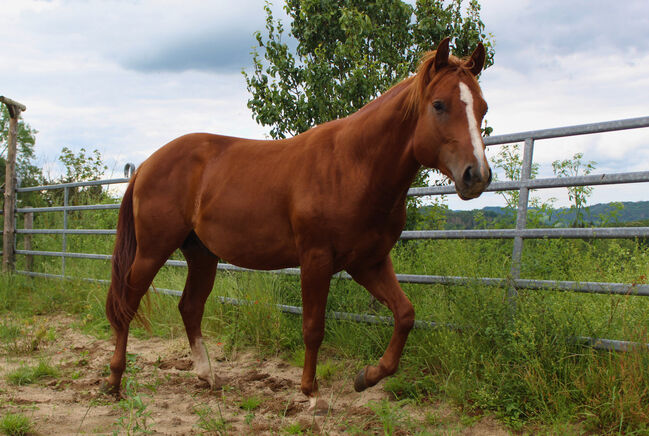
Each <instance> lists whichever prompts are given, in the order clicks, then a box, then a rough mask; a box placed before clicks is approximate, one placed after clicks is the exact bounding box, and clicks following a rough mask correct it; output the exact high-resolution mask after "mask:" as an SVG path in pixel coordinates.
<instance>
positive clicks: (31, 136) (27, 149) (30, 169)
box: [0, 104, 43, 186]
mask: <svg viewBox="0 0 649 436" xmlns="http://www.w3.org/2000/svg"><path fill="white" fill-rule="evenodd" d="M21 118H22V117H21ZM9 120H10V116H9V110H8V109H7V107H6V106H5V105H3V104H0V177H1V180H2V182H1V183H4V180H5V166H6V163H7V147H8V145H9ZM16 130H17V135H16V136H17V137H16V177H17V178H18V179H20V180H21V185H23V186H26V185H33V184H36V183H40V182H42V181H43V174H42V172H41V169H40V168H38V167H37V166H36V165H34V163H33V160H34V158H35V157H36V155H35V154H34V144H35V143H36V133H38V132H37V131H36V130H35V129H32V128H31V127H30V125H29V124H26V123H25V121H23V120H22V119H19V120H18V126H17V129H16Z"/></svg>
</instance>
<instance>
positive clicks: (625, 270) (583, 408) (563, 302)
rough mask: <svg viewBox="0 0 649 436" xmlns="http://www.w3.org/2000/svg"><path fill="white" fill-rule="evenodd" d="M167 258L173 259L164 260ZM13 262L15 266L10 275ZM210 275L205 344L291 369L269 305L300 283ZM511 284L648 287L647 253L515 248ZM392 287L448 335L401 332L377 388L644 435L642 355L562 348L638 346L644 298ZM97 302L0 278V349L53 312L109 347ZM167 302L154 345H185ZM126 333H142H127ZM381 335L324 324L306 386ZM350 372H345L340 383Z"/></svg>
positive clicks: (162, 301)
mask: <svg viewBox="0 0 649 436" xmlns="http://www.w3.org/2000/svg"><path fill="white" fill-rule="evenodd" d="M50 215H51V216H50ZM54 215H55V214H41V215H40V217H41V218H39V217H38V216H37V221H38V219H41V221H40V222H37V225H36V224H35V227H57V226H59V227H60V223H58V222H57V220H58V219H59V218H57V217H56V216H54ZM102 220H104V221H103V222H102ZM111 220H114V216H104V217H102V215H101V214H96V215H86V213H85V212H83V213H78V214H77V215H74V216H73V217H71V218H70V221H71V223H72V226H78V227H80V228H88V225H86V224H87V223H89V222H92V225H93V226H95V227H98V228H110V226H111V225H114V223H113V222H112V221H111ZM60 243H61V239H60V236H58V235H34V236H33V244H34V245H35V247H36V248H35V249H40V250H57V249H58V248H57V246H60ZM68 245H69V247H70V250H72V251H81V252H84V251H85V252H97V253H110V251H111V249H112V242H111V238H107V237H103V236H102V237H91V236H75V237H72V236H70V237H69V238H68ZM19 246H20V241H19ZM511 249H512V244H511V241H497V240H456V241H451V240H441V241H409V242H407V243H399V244H398V245H397V247H395V249H394V250H393V253H392V257H393V262H394V265H395V269H396V270H397V271H398V272H400V273H410V274H434V275H452V276H468V277H507V276H508V274H509V270H510V266H511V260H510V255H511ZM174 258H177V259H178V258H181V256H180V255H178V254H177V253H176V254H175V255H174ZM23 261H24V260H23V258H22V257H19V266H18V267H19V268H20V262H23ZM35 265H36V267H35V268H36V270H37V271H41V272H49V273H59V272H60V268H61V261H60V259H50V258H37V259H36V262H35ZM66 271H67V273H68V274H69V275H71V276H76V277H99V278H106V277H108V275H109V265H108V263H107V262H103V261H90V260H85V259H68V260H67V263H66ZM217 277H218V278H217V281H216V283H215V285H214V290H213V292H212V295H213V296H212V297H211V298H210V299H209V300H208V303H207V306H206V310H205V317H204V320H203V331H204V334H205V335H206V336H208V337H212V338H217V339H218V340H219V341H220V342H223V344H224V349H225V350H226V353H230V352H233V351H236V350H237V349H240V348H244V347H249V346H254V347H256V348H257V349H258V350H259V352H260V353H261V354H265V355H272V354H281V355H284V356H291V357H290V359H289V360H290V361H291V362H292V363H293V364H295V365H296V366H301V365H302V364H303V361H304V351H303V344H302V337H301V319H300V317H296V316H293V315H287V314H283V313H280V312H279V311H278V310H277V309H276V308H274V306H273V305H274V304H277V303H282V304H289V305H301V297H300V295H301V294H300V288H299V279H298V278H297V277H295V276H278V275H273V274H267V273H234V272H223V271H219V273H218V275H217ZM522 277H524V278H538V279H556V280H577V281H584V280H588V281H603V282H609V281H610V282H617V281H619V282H627V283H646V280H647V279H646V277H649V247H648V246H647V244H646V242H645V241H642V240H638V241H634V240H538V241H526V242H525V251H524V256H523V264H522ZM184 280H185V271H184V270H183V269H181V268H173V267H165V268H163V270H161V272H160V273H159V274H158V276H157V277H156V279H155V282H154V284H155V286H157V287H161V288H171V289H182V288H183V286H184ZM403 288H404V290H405V292H406V293H407V295H408V296H409V298H410V299H411V300H412V302H413V305H414V306H415V312H416V316H417V319H419V320H432V321H436V322H438V323H439V324H441V325H446V324H452V325H454V326H457V327H458V328H457V329H448V328H440V329H434V330H415V331H413V332H412V333H411V335H410V337H409V339H408V343H407V345H406V348H405V350H404V354H403V358H402V362H401V366H400V370H399V372H398V373H397V374H395V376H393V377H391V378H389V379H388V380H386V383H385V385H384V386H385V389H386V390H388V391H389V392H391V393H393V395H394V396H395V398H397V399H399V400H404V399H405V400H409V401H417V402H418V401H422V402H425V401H436V400H439V399H441V400H445V401H451V402H452V403H454V404H456V405H457V406H458V407H459V408H461V409H462V410H464V411H466V412H467V413H468V414H469V415H470V416H480V415H482V414H491V415H494V416H496V417H497V418H498V419H499V420H501V421H502V422H504V423H505V424H506V425H508V426H509V427H511V428H512V429H523V431H525V429H529V428H533V429H534V431H538V432H541V433H543V432H544V431H545V432H548V433H552V430H551V429H557V428H572V427H571V426H576V427H577V430H576V431H577V432H579V431H584V432H585V431H590V432H593V433H615V432H624V433H627V434H633V433H634V432H635V433H637V434H641V433H642V432H649V427H648V425H649V352H647V350H644V349H639V350H636V351H634V352H630V353H613V352H607V351H597V350H593V349H591V348H588V347H584V346H583V345H582V344H580V343H578V342H576V341H575V340H574V338H575V337H579V336H590V337H606V338H613V339H624V340H631V341H637V342H644V343H648V342H649V338H648V337H647V336H648V332H649V317H647V315H646V314H647V313H649V299H646V298H641V297H636V296H632V295H588V294H578V293H569V292H554V291H531V290H520V291H519V294H518V297H517V300H516V312H515V313H512V311H511V306H510V304H509V303H508V302H507V300H506V298H505V295H506V293H507V289H503V288H495V287H485V286H483V285H481V284H479V283H477V282H470V281H469V282H468V283H467V284H466V285H465V286H442V285H414V284H404V285H403ZM105 295H106V287H105V286H104V285H98V284H93V283H88V282H83V281H56V280H45V279H38V278H35V279H29V278H25V277H22V276H17V275H10V276H7V275H3V276H0V315H3V314H4V315H6V314H11V316H12V317H16V318H17V319H18V320H19V321H11V322H9V321H3V322H2V323H0V343H1V344H3V346H4V347H5V349H6V348H7V347H9V346H10V345H11V344H12V343H13V341H15V340H16V338H17V337H19V336H20V333H19V330H21V329H23V330H24V327H23V324H21V322H22V321H20V320H28V319H30V318H33V317H34V315H39V314H49V313H57V312H66V313H70V314H73V315H75V316H76V318H77V319H78V321H77V323H78V327H79V328H80V329H81V330H82V331H84V332H86V333H90V334H93V335H96V336H99V337H104V338H107V337H108V336H109V334H110V328H109V325H108V322H107V321H106V319H105V315H104V307H103V304H104V301H105ZM215 296H224V297H232V298H239V299H246V300H249V302H250V304H246V305H241V306H231V305H225V304H222V303H220V302H219V300H218V299H217V298H215ZM371 301H372V300H371V298H370V295H369V294H368V293H367V292H366V291H365V290H363V289H362V288H361V287H360V286H358V285H356V284H355V283H353V282H351V281H348V280H344V279H341V278H334V279H333V280H332V284H331V291H330V295H329V299H328V304H327V310H328V311H334V310H335V311H344V312H357V313H373V314H378V315H382V316H391V314H390V312H389V311H388V310H387V309H385V308H384V307H382V306H378V307H376V306H375V305H372V303H371ZM177 304H178V299H177V298H176V297H172V296H166V295H160V294H151V296H150V305H149V306H150V307H149V317H150V319H151V321H152V325H153V334H154V335H158V336H163V337H181V336H184V328H183V326H182V322H181V319H180V316H179V314H178V311H177ZM132 332H133V334H135V335H138V336H147V335H149V333H147V332H146V331H145V330H144V329H142V328H140V327H138V326H135V325H134V326H133V328H132ZM391 334H392V328H391V327H389V326H376V325H365V324H356V323H352V322H348V321H334V320H328V321H327V327H326V335H325V341H324V343H323V346H322V348H321V353H320V359H319V361H320V365H319V368H318V377H319V378H320V379H322V380H325V379H327V378H330V377H334V376H337V372H342V368H344V367H346V366H343V365H339V364H338V362H339V361H340V360H342V359H349V360H351V361H352V362H355V363H356V364H357V368H356V369H359V368H360V367H361V366H363V365H365V364H368V363H371V364H376V362H377V360H378V359H379V357H380V356H381V355H382V353H383V351H384V350H385V347H386V346H387V343H388V341H389V340H390V336H391ZM354 375H355V371H354V370H350V374H349V380H350V383H351V380H352V379H353V376H354ZM469 415H468V416H469ZM388 418H390V417H389V415H386V419H388ZM390 419H391V418H390ZM388 420H389V419H388ZM215 424H218V422H217V423H215ZM206 425H207V424H206ZM386 425H388V424H386Z"/></svg>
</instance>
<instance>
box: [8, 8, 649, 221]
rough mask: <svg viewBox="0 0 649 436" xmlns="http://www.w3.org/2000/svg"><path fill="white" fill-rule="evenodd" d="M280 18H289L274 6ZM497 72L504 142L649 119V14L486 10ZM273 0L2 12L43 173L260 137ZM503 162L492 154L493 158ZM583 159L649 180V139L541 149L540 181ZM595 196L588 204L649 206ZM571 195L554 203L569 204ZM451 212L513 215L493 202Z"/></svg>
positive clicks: (11, 88) (619, 195) (627, 194)
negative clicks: (75, 154)
mask: <svg viewBox="0 0 649 436" xmlns="http://www.w3.org/2000/svg"><path fill="white" fill-rule="evenodd" d="M275 3H276V5H275V9H276V10H277V11H278V13H279V11H280V8H279V6H278V5H277V4H278V3H279V1H275ZM481 3H482V18H483V21H484V22H485V24H486V27H487V29H486V30H487V32H489V33H491V34H492V35H493V39H494V41H495V48H496V58H495V65H494V66H493V67H491V68H490V69H488V70H487V71H485V72H484V73H483V75H482V78H481V83H482V88H483V91H484V94H485V97H486V99H487V101H488V103H489V107H490V109H489V113H488V114H487V119H488V122H489V124H490V125H491V126H492V127H493V128H494V134H504V133H511V132H517V131H522V130H533V129H541V128H549V127H557V126H564V125H573V124H582V123H590V122H597V121H607V120H614V119H622V118H631V117H640V116H647V115H649V31H647V29H649V2H647V1H646V0H625V1H618V2H611V1H610V0H590V1H589V0H573V1H565V0H542V1H541V0H537V1H533V0H518V1H515V2H514V1H505V0H483V1H482V2H481ZM262 7H263V2H262V0H239V1H237V2H234V3H233V2H225V1H204V0H178V1H172V0H115V1H103V0H52V1H44V0H0V10H1V11H2V17H3V26H2V27H0V65H2V68H0V95H5V96H7V97H10V98H13V99H15V100H18V101H20V102H22V103H24V104H25V105H26V106H27V108H28V109H27V112H25V113H24V118H25V120H26V121H27V122H28V123H29V124H30V125H31V126H32V127H33V128H35V129H37V130H38V131H39V133H38V135H37V146H36V151H37V153H38V156H39V163H40V164H42V165H43V166H44V167H46V168H52V169H51V171H53V172H55V171H56V169H55V168H54V167H53V166H52V165H51V164H52V162H54V161H56V157H57V156H58V154H59V152H60V150H61V148H62V147H64V146H67V147H70V148H72V149H73V150H78V149H79V148H81V147H85V148H86V149H94V148H97V149H99V150H100V151H101V152H102V154H103V155H104V156H105V158H106V161H107V162H108V164H109V165H110V167H111V171H113V175H115V176H118V175H119V174H120V173H121V168H122V167H123V165H124V163H126V162H134V163H135V164H139V163H141V162H142V161H143V160H144V159H146V157H147V156H148V155H150V154H151V153H152V152H153V151H154V150H156V149H157V148H159V147H160V146H161V145H163V144H165V143H166V142H168V141H169V140H171V139H173V138H174V137H177V136H179V135H181V134H184V133H188V132H194V131H207V132H214V133H222V134H227V135H234V136H243V137H249V138H263V137H265V135H266V132H267V129H266V128H263V127H261V126H258V125H257V124H256V123H255V122H254V120H253V119H252V115H251V113H250V111H249V110H248V109H247V108H246V101H247V99H248V93H247V91H246V87H245V81H244V78H243V76H242V75H241V70H242V68H249V67H250V65H251V62H250V51H251V48H252V47H253V45H254V44H255V41H254V38H253V36H252V35H253V32H254V31H256V30H262V29H263V26H264V18H265V17H264V13H263V9H262ZM496 151H497V150H495V149H494V150H491V152H490V153H491V154H492V153H494V152H496ZM576 152H583V153H584V160H592V161H596V162H597V172H620V171H641V170H646V169H647V168H649V129H641V130H636V131H627V132H624V133H609V134H603V135H597V136H584V137H575V138H570V139H568V140H550V141H539V142H538V143H537V147H536V150H535V161H536V162H538V163H539V164H540V165H541V168H540V174H541V176H549V175H551V174H552V170H551V162H552V161H553V160H556V159H564V158H568V157H570V156H572V155H573V154H574V153H576ZM646 190H647V186H646V184H645V185H638V186H635V187H631V186H623V187H620V186H617V187H602V188H596V189H595V192H594V194H593V197H592V198H591V203H597V202H606V201H613V200H615V201H623V200H626V201H638V200H648V199H649V195H646V194H645V192H646ZM564 191H565V190H556V191H546V192H544V193H543V196H544V197H545V198H547V197H555V198H557V203H556V204H557V205H559V206H560V205H564V204H566V203H567V196H566V194H565V192H564ZM448 202H449V205H450V206H451V207H452V208H463V209H467V208H469V209H470V208H478V207H483V206H486V205H502V201H501V199H500V197H498V196H497V195H496V194H485V195H483V196H482V197H481V198H480V199H478V200H473V201H471V202H461V201H460V200H458V199H457V198H455V197H454V196H451V197H449V199H448Z"/></svg>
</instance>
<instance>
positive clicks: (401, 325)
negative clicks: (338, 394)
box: [349, 257, 415, 392]
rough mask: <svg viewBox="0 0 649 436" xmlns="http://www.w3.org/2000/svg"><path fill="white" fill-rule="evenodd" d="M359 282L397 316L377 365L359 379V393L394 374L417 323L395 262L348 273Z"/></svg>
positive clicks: (370, 367)
mask: <svg viewBox="0 0 649 436" xmlns="http://www.w3.org/2000/svg"><path fill="white" fill-rule="evenodd" d="M349 273H350V274H351V276H352V277H353V279H354V280H356V282H358V283H359V284H361V285H363V286H364V287H365V288H366V289H367V290H368V291H370V293H371V294H372V295H374V296H375V297H376V299H377V300H379V301H380V302H381V303H383V304H385V305H386V306H388V308H389V309H390V310H391V311H392V314H393V315H394V331H393V333H392V338H391V339H390V343H389V344H388V348H387V349H386V350H385V353H383V357H381V359H380V360H379V364H378V365H377V366H367V367H365V369H363V370H362V371H361V372H360V373H359V374H358V376H357V377H356V380H354V388H355V389H356V391H357V392H360V391H362V390H364V389H366V388H368V387H371V386H374V385H375V384H376V383H378V382H379V380H381V379H382V378H384V377H386V376H388V375H392V374H394V373H395V372H396V370H397V368H398V366H399V360H400V358H401V353H402V351H403V347H404V346H405V345H406V339H408V333H410V330H411V329H412V326H413V325H414V323H415V311H414V309H413V307H412V304H411V303H410V300H408V297H406V294H404V293H403V290H402V289H401V286H400V285H399V282H398V281H397V276H396V275H395V273H394V269H393V267H392V261H391V260H390V258H389V257H386V258H385V259H384V260H383V261H382V262H381V263H379V264H378V265H375V266H373V267H370V268H362V269H356V270H354V271H349Z"/></svg>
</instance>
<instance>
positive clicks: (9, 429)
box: [0, 413, 32, 436]
mask: <svg viewBox="0 0 649 436" xmlns="http://www.w3.org/2000/svg"><path fill="white" fill-rule="evenodd" d="M0 431H2V433H3V434H6V435H7V436H26V435H27V434H29V433H30V432H31V431H32V423H31V420H30V419H29V418H28V417H27V416H25V415H23V414H22V413H7V414H6V415H4V416H3V417H2V418H1V419H0Z"/></svg>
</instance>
